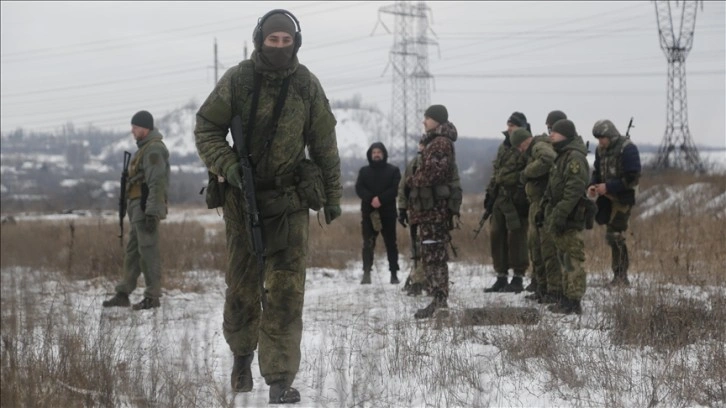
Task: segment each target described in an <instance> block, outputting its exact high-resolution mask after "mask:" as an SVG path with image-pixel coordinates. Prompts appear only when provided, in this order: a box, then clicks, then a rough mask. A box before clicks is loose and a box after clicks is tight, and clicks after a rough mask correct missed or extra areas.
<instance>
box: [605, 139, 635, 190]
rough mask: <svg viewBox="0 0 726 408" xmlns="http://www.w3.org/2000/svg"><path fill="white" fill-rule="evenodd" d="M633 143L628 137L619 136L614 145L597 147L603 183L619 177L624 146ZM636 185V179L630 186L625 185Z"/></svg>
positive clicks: (621, 169)
mask: <svg viewBox="0 0 726 408" xmlns="http://www.w3.org/2000/svg"><path fill="white" fill-rule="evenodd" d="M631 144H633V142H631V141H630V139H627V138H624V137H619V138H618V139H617V140H616V141H615V145H614V146H608V148H607V149H602V148H598V153H599V156H600V180H602V182H603V183H605V182H607V181H608V180H612V179H619V178H622V176H623V161H622V157H623V151H624V150H625V148H626V147H628V146H630V145H631ZM637 185H638V183H637V181H636V182H635V184H633V185H631V186H626V187H627V188H629V189H633V188H635V187H636V186H637Z"/></svg>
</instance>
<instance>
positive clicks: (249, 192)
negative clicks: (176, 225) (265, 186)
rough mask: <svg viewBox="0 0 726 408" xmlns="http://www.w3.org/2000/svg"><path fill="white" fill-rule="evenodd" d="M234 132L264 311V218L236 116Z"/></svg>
mask: <svg viewBox="0 0 726 408" xmlns="http://www.w3.org/2000/svg"><path fill="white" fill-rule="evenodd" d="M229 130H230V132H232V140H234V145H235V147H236V148H237V154H238V155H239V168H240V171H241V172H242V184H241V185H239V186H236V187H239V189H240V190H242V196H243V199H244V204H245V205H244V207H245V208H246V210H247V211H246V214H245V216H246V218H247V231H248V233H249V237H248V238H249V239H250V240H251V241H252V251H253V252H254V253H255V258H257V271H258V273H259V277H260V298H261V300H262V309H266V308H267V295H266V294H265V242H264V240H263V239H262V217H261V216H260V211H259V209H258V208H257V197H256V196H255V178H254V174H253V170H252V165H251V164H250V159H249V157H248V156H247V151H246V149H245V138H244V131H243V129H242V118H240V116H239V115H236V116H235V117H234V118H233V119H232V123H231V124H230V127H229Z"/></svg>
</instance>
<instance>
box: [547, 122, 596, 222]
mask: <svg viewBox="0 0 726 408" xmlns="http://www.w3.org/2000/svg"><path fill="white" fill-rule="evenodd" d="M554 148H555V151H556V152H557V159H555V163H554V166H553V167H552V169H551V170H550V177H549V181H548V183H547V189H546V190H545V195H544V200H543V204H544V205H545V227H546V228H549V229H550V231H551V232H553V233H562V232H564V231H566V230H569V229H576V230H580V231H581V230H583V229H585V206H584V205H583V203H581V199H585V200H586V198H584V196H585V190H586V189H587V183H588V175H589V174H590V166H589V164H588V163H587V159H586V158H585V156H586V155H587V148H586V147H585V144H584V143H583V141H582V138H581V137H580V136H577V137H575V138H574V139H572V140H565V141H562V142H559V143H555V144H554Z"/></svg>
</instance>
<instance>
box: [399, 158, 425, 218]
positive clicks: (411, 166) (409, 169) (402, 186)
mask: <svg viewBox="0 0 726 408" xmlns="http://www.w3.org/2000/svg"><path fill="white" fill-rule="evenodd" d="M420 160H421V153H420V152H418V153H416V156H415V157H414V158H413V159H411V160H410V161H409V162H408V164H407V165H406V170H405V171H404V172H403V177H401V182H399V183H398V196H397V198H396V199H397V201H398V208H399V209H404V210H405V209H408V194H409V193H410V191H411V188H410V187H408V186H406V179H408V177H410V176H411V175H413V174H414V173H416V168H418V165H419V161H420Z"/></svg>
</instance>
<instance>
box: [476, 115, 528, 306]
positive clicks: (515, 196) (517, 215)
mask: <svg viewBox="0 0 726 408" xmlns="http://www.w3.org/2000/svg"><path fill="white" fill-rule="evenodd" d="M520 128H522V129H526V130H528V131H529V128H530V127H529V123H527V117H526V116H524V114H523V113H521V112H514V113H512V115H511V116H510V117H509V119H508V120H507V130H505V131H503V132H502V134H503V135H504V141H503V142H502V144H501V145H499V150H498V151H497V157H496V158H495V159H494V171H493V173H492V178H491V180H490V181H489V185H488V186H487V189H486V197H485V198H484V208H485V209H486V210H487V211H488V212H490V213H491V214H492V216H491V219H490V221H489V222H490V223H491V230H490V232H489V243H490V245H491V253H492V261H493V263H494V271H495V272H496V273H497V280H496V282H494V284H493V285H492V286H491V287H489V288H487V289H485V290H484V292H514V293H519V292H521V291H522V290H524V286H523V285H522V278H524V274H525V272H526V271H527V268H528V267H529V254H528V253H527V227H528V220H527V213H528V211H529V204H528V203H527V196H526V193H525V191H524V184H523V183H522V181H521V178H520V173H521V172H522V170H524V167H525V166H526V165H527V159H526V158H525V156H524V155H523V154H522V153H520V152H519V150H517V149H516V148H514V147H512V143H511V141H510V137H511V135H512V134H513V133H514V131H515V130H517V129H520ZM510 268H511V269H513V270H514V277H512V281H511V282H507V276H508V273H509V269H510Z"/></svg>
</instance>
